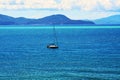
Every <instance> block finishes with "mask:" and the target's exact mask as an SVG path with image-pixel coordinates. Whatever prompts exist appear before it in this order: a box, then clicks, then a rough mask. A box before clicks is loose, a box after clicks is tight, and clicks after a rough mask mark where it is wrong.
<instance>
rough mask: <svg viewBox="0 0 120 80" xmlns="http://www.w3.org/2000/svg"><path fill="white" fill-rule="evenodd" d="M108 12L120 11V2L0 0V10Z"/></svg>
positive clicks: (109, 0) (101, 0)
mask: <svg viewBox="0 0 120 80" xmlns="http://www.w3.org/2000/svg"><path fill="white" fill-rule="evenodd" d="M75 8H76V9H79V10H80V11H108V10H109V11H110V10H118V9H120V0H60V1H59V2H58V1H57V0H0V9H58V10H59V9H60V10H71V9H75Z"/></svg>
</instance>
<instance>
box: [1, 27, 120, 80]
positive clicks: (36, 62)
mask: <svg viewBox="0 0 120 80" xmlns="http://www.w3.org/2000/svg"><path fill="white" fill-rule="evenodd" d="M56 31H57V33H56V34H57V38H58V44H59V49H54V50H53V49H47V48H46V46H47V44H49V43H52V42H53V41H54V36H53V30H52V29H47V28H46V29H42V28H39V29H0V80H120V29H117V28H116V29H113V28H111V29H99V28H98V29H89V28H88V29H87V28H86V29H82V28H77V29H75V28H69V29H67V28H63V29H60V28H59V29H56Z"/></svg>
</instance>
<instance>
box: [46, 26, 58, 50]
mask: <svg viewBox="0 0 120 80" xmlns="http://www.w3.org/2000/svg"><path fill="white" fill-rule="evenodd" d="M53 36H54V43H51V44H48V45H47V48H49V49H57V48H59V47H58V40H57V35H56V30H55V26H53Z"/></svg>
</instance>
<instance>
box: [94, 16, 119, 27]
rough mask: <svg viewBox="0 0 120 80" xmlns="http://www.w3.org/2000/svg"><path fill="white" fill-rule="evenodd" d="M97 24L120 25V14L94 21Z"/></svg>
mask: <svg viewBox="0 0 120 80" xmlns="http://www.w3.org/2000/svg"><path fill="white" fill-rule="evenodd" d="M94 22H95V24H106V25H107V24H109V25H120V15H113V16H109V17H105V18H101V19H97V20H95V21H94Z"/></svg>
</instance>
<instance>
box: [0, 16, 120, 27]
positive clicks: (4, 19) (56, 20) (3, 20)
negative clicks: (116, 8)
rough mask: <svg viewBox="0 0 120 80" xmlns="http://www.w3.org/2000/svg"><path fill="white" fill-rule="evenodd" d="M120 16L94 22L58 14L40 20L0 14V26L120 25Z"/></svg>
mask: <svg viewBox="0 0 120 80" xmlns="http://www.w3.org/2000/svg"><path fill="white" fill-rule="evenodd" d="M119 19H120V15H114V16H110V17H105V18H101V19H97V20H93V21H89V20H71V19H69V18H68V17H66V16H64V15H61V14H57V15H51V16H47V17H44V18H39V19H29V18H24V17H19V18H14V17H11V16H7V15H2V14H0V25H120V20H119Z"/></svg>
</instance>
